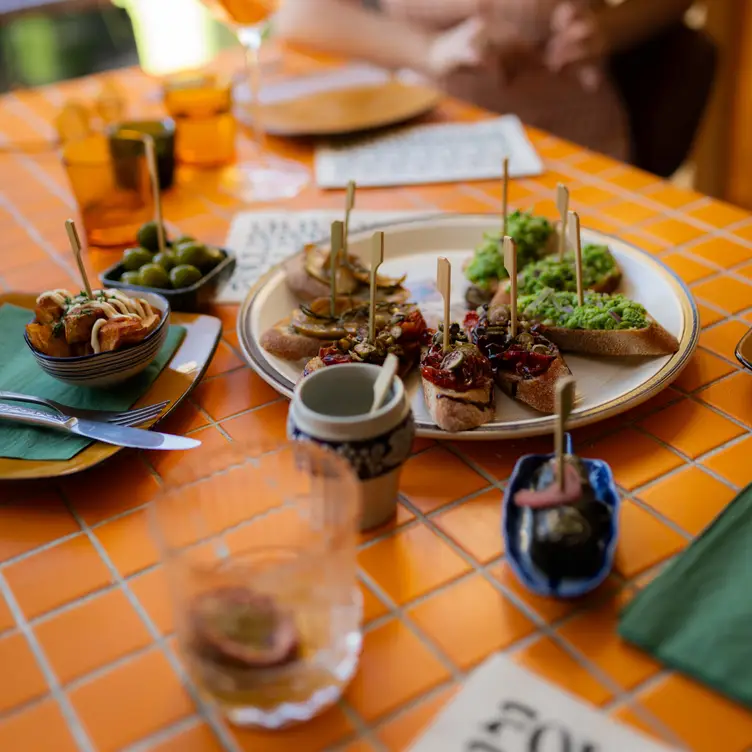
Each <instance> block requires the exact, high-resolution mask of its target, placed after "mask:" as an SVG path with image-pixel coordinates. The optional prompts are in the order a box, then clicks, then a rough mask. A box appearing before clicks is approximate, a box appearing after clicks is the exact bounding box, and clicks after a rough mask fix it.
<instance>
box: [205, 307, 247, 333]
mask: <svg viewBox="0 0 752 752" xmlns="http://www.w3.org/2000/svg"><path fill="white" fill-rule="evenodd" d="M238 309H239V306H237V305H228V304H226V303H212V304H211V305H209V306H208V307H207V309H206V312H207V313H208V314H209V315H210V316H216V317H217V318H218V319H220V320H221V321H222V336H225V335H226V333H227V332H231V331H232V330H233V329H235V326H236V325H237V322H238Z"/></svg>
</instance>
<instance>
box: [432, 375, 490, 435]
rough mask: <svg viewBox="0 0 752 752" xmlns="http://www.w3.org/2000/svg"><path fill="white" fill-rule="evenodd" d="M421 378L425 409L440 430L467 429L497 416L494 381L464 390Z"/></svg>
mask: <svg viewBox="0 0 752 752" xmlns="http://www.w3.org/2000/svg"><path fill="white" fill-rule="evenodd" d="M421 381H422V382H423V397H424V399H425V402H426V407H427V408H428V412H429V413H430V415H431V418H432V420H433V422H434V423H435V424H436V425H437V426H438V427H439V428H440V429H441V430H442V431H450V432H452V433H454V432H455V431H470V430H472V429H473V428H477V427H478V426H482V425H483V424H484V423H488V422H489V421H492V420H493V419H494V417H495V416H496V405H495V399H494V385H493V382H492V381H490V380H489V382H488V384H487V385H486V386H485V387H482V388H479V389H470V390H469V391H467V392H456V391H454V390H453V389H444V388H443V387H439V386H436V384H433V383H431V382H430V381H428V380H427V379H421Z"/></svg>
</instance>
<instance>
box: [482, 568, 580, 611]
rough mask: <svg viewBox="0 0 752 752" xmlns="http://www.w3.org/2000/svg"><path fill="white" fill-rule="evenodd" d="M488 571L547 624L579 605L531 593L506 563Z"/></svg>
mask: <svg viewBox="0 0 752 752" xmlns="http://www.w3.org/2000/svg"><path fill="white" fill-rule="evenodd" d="M488 571H489V572H490V573H491V574H492V575H493V576H494V577H495V578H496V579H497V580H498V581H499V582H500V583H501V584H502V585H503V586H504V589H505V590H506V591H507V592H509V593H511V594H512V595H514V596H516V597H517V598H518V599H519V600H521V601H522V602H523V603H524V604H525V605H526V606H528V607H529V608H531V609H532V610H533V611H535V613H536V614H538V615H539V616H540V617H541V618H542V619H544V620H545V621H547V622H554V621H558V620H559V619H561V618H562V617H564V616H566V615H567V614H569V613H571V612H572V611H573V610H574V609H575V608H576V607H577V604H575V603H573V602H572V601H564V600H558V599H556V598H544V597H542V596H539V595H535V594H534V593H531V592H530V591H529V590H528V589H527V588H526V587H525V586H524V585H522V584H521V583H520V581H519V580H518V579H517V576H516V575H515V574H514V572H513V571H512V569H511V568H510V566H509V564H508V563H507V562H506V561H501V562H500V563H499V564H495V565H494V566H493V567H491V568H490V569H489V570H488Z"/></svg>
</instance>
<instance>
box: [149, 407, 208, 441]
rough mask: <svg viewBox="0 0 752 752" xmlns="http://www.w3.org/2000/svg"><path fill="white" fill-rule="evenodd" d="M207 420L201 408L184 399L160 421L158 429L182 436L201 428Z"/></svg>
mask: <svg viewBox="0 0 752 752" xmlns="http://www.w3.org/2000/svg"><path fill="white" fill-rule="evenodd" d="M208 422H209V419H208V418H207V417H206V415H204V413H203V412H201V410H199V409H198V408H197V407H196V406H195V405H194V404H193V403H192V402H190V401H189V400H185V401H183V402H181V403H180V404H179V405H178V406H177V407H176V408H175V410H173V412H171V413H170V415H169V416H168V417H167V418H165V419H164V421H160V423H159V430H160V431H163V432H164V433H175V434H180V435H181V436H183V435H185V434H187V433H189V432H190V431H195V430H197V429H199V428H203V427H204V426H205V425H207V423H208Z"/></svg>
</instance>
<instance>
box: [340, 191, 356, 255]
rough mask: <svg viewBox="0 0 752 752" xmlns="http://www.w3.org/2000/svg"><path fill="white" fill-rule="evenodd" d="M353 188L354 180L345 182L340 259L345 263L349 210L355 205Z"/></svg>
mask: <svg viewBox="0 0 752 752" xmlns="http://www.w3.org/2000/svg"><path fill="white" fill-rule="evenodd" d="M355 188H356V186H355V181H354V180H351V181H350V182H349V183H348V184H347V193H346V196H345V242H344V243H343V245H342V251H343V253H344V258H343V259H342V261H343V263H344V264H345V265H347V263H348V256H347V253H348V250H349V243H350V212H351V211H352V210H353V208H354V207H355Z"/></svg>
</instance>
